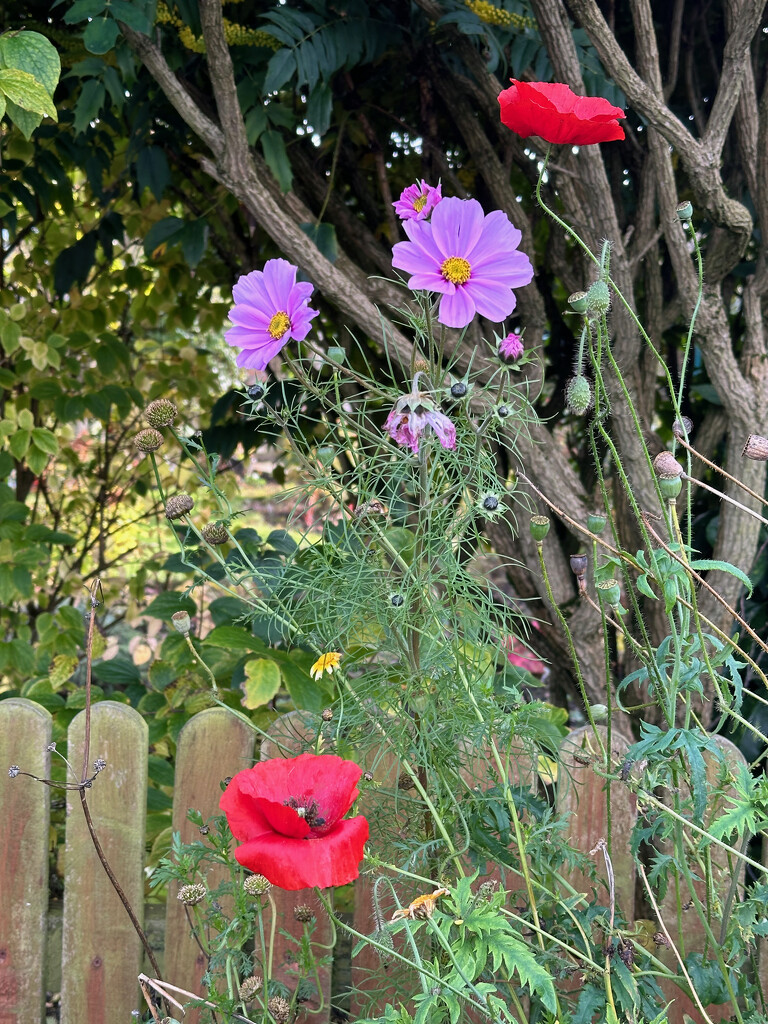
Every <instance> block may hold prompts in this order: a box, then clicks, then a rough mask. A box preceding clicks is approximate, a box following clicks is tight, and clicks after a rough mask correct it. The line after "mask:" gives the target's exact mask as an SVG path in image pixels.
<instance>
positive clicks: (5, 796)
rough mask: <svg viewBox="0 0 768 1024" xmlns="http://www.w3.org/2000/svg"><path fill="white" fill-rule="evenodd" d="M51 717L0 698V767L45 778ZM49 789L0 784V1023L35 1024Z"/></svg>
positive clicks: (39, 1005)
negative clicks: (18, 768) (16, 767)
mask: <svg viewBox="0 0 768 1024" xmlns="http://www.w3.org/2000/svg"><path fill="white" fill-rule="evenodd" d="M50 742H51V716H50V714H49V713H48V712H47V711H46V710H45V708H42V707H40V705H39V704H35V703H33V702H32V701H30V700H22V699H17V698H9V699H8V700H4V701H0V766H1V767H2V771H3V774H4V775H6V772H7V770H8V768H9V767H10V766H11V765H18V766H19V767H20V768H21V769H22V771H26V772H30V773H31V774H33V775H37V776H38V777H39V778H47V777H48V775H49V770H50V760H51V755H50V752H49V751H48V750H47V747H48V744H49V743H50ZM50 793H51V791H50V789H48V787H47V786H43V785H42V784H41V783H39V782H34V781H33V780H32V779H27V778H24V777H23V776H21V777H19V778H16V779H9V778H8V777H7V775H6V777H5V778H4V779H3V780H2V782H0V821H2V822H3V828H2V829H0V1024H40V1021H41V1019H42V1015H43V1007H44V1001H45V989H44V978H43V967H44V963H45V933H46V920H45V919H46V912H47V909H48V827H49V807H50Z"/></svg>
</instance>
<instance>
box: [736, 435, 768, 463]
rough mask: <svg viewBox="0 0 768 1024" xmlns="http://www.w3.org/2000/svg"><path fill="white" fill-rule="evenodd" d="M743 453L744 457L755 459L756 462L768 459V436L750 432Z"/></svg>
mask: <svg viewBox="0 0 768 1024" xmlns="http://www.w3.org/2000/svg"><path fill="white" fill-rule="evenodd" d="M741 454H742V458H746V459H753V460H754V461H755V462H766V461H768V437H760V435H759V434H750V435H749V437H748V438H747V443H746V444H745V445H744V449H743V451H742V453H741Z"/></svg>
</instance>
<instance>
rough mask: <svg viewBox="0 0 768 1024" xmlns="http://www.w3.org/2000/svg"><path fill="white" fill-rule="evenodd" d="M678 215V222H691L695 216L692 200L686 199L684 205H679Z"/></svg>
mask: <svg viewBox="0 0 768 1024" xmlns="http://www.w3.org/2000/svg"><path fill="white" fill-rule="evenodd" d="M676 213H677V217H678V220H681V221H686V220H690V219H691V217H692V216H693V203H692V202H691V201H690V199H686V200H685V202H683V203H678V204H677V210H676Z"/></svg>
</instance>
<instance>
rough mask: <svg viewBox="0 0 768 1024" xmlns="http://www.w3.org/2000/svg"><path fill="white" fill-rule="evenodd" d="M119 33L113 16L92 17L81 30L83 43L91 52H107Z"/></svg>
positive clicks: (118, 27)
mask: <svg viewBox="0 0 768 1024" xmlns="http://www.w3.org/2000/svg"><path fill="white" fill-rule="evenodd" d="M119 35H120V26H119V25H118V24H117V22H116V21H115V20H114V18H107V17H106V16H105V17H103V18H94V19H93V21H92V22H91V23H90V24H89V25H88V27H87V28H86V30H85V32H83V43H84V44H85V48H86V50H89V51H90V52H91V53H107V52H108V51H109V50H111V49H112V48H113V47H114V45H115V43H116V42H117V37H118V36H119ZM99 84H101V83H99ZM102 88H103V86H102Z"/></svg>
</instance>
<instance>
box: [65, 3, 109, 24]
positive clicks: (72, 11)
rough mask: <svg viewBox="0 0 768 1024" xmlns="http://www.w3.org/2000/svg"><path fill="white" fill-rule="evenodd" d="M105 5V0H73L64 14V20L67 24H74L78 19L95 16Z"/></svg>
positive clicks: (83, 19) (82, 19)
mask: <svg viewBox="0 0 768 1024" xmlns="http://www.w3.org/2000/svg"><path fill="white" fill-rule="evenodd" d="M106 6H107V0H75V2H74V3H73V4H72V6H71V7H70V8H69V10H68V11H67V13H66V14H65V15H64V21H65V22H66V24H67V25H76V24H77V22H78V21H85V19H86V18H95V17H96V15H97V14H101V12H102V11H103V10H104V8H105V7H106Z"/></svg>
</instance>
